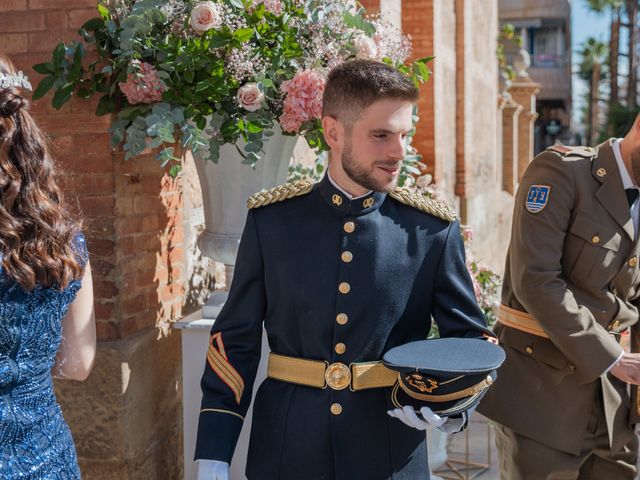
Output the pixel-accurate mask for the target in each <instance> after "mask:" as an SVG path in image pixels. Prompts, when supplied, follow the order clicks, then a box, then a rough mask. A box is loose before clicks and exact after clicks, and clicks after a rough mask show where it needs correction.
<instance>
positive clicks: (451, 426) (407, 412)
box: [387, 405, 467, 433]
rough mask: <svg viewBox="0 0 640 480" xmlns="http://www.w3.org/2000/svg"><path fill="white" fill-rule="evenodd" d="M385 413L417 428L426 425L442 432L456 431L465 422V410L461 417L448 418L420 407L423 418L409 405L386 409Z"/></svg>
mask: <svg viewBox="0 0 640 480" xmlns="http://www.w3.org/2000/svg"><path fill="white" fill-rule="evenodd" d="M387 414H388V415H389V416H391V417H394V418H397V419H398V420H400V421H401V422H402V423H404V424H405V425H408V426H409V427H413V428H416V429H418V430H426V429H427V427H429V426H432V427H436V428H437V429H438V430H440V431H441V432H444V433H458V432H459V431H460V430H462V429H463V428H464V426H465V425H466V423H467V412H462V417H461V418H449V417H441V416H440V415H437V414H435V413H433V410H431V409H430V408H429V407H422V408H421V409H420V414H421V415H422V417H423V418H424V420H423V419H422V418H418V415H416V412H415V411H414V410H413V408H412V407H410V406H409V405H405V406H404V407H402V408H396V409H395V410H388V411H387Z"/></svg>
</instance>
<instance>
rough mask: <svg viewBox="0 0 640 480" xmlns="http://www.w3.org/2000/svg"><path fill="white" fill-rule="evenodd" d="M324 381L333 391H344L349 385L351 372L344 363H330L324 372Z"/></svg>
mask: <svg viewBox="0 0 640 480" xmlns="http://www.w3.org/2000/svg"><path fill="white" fill-rule="evenodd" d="M324 380H325V381H326V382H327V385H328V386H329V387H330V388H332V389H333V390H344V389H345V388H347V387H348V386H349V385H351V370H350V369H349V367H347V366H346V365H345V364H344V363H340V362H335V363H332V364H331V365H329V366H328V367H327V369H326V370H325V372H324Z"/></svg>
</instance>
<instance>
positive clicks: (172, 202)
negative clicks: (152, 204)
mask: <svg viewBox="0 0 640 480" xmlns="http://www.w3.org/2000/svg"><path fill="white" fill-rule="evenodd" d="M161 199H162V205H164V208H165V209H166V210H167V211H171V210H175V209H178V208H180V207H181V206H182V195H181V194H180V193H178V192H175V193H167V194H165V193H163V194H162V196H161Z"/></svg>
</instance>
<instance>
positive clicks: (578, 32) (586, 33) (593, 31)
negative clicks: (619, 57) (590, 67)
mask: <svg viewBox="0 0 640 480" xmlns="http://www.w3.org/2000/svg"><path fill="white" fill-rule="evenodd" d="M610 20H611V14H610V13H608V12H607V13H605V14H602V15H598V14H596V13H592V12H590V11H589V9H588V8H587V1H586V0H572V2H571V33H572V50H573V55H572V58H573V71H574V72H575V71H576V70H577V68H578V63H579V55H578V54H577V52H578V51H579V50H580V47H581V45H582V43H584V41H585V40H586V39H587V38H589V37H595V38H597V39H598V40H601V41H603V42H605V43H608V41H609V23H610ZM624 34H625V32H624V29H623V32H622V35H624ZM625 40H626V39H624V38H621V42H620V43H621V45H622V50H623V51H624V50H625V47H624V42H625ZM621 68H624V67H623V66H622V65H621ZM586 91H587V85H586V83H585V82H584V81H582V80H580V79H579V78H577V76H576V75H574V76H573V118H574V122H575V123H574V128H575V127H578V126H579V122H580V116H581V114H580V108H581V106H582V104H583V99H582V97H583V95H584V93H585V92H586Z"/></svg>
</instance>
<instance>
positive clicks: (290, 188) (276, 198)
mask: <svg viewBox="0 0 640 480" xmlns="http://www.w3.org/2000/svg"><path fill="white" fill-rule="evenodd" d="M312 189H313V183H312V182H310V181H308V180H298V181H296V182H293V183H285V184H284V185H280V186H278V187H274V188H270V189H269V190H263V191H262V192H258V193H254V194H253V195H251V196H250V197H249V199H248V200H247V208H249V209H252V208H259V207H264V206H265V205H270V204H272V203H276V202H282V201H283V200H287V199H289V198H293V197H298V196H300V195H305V194H307V193H309V192H310V191H311V190H312Z"/></svg>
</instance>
